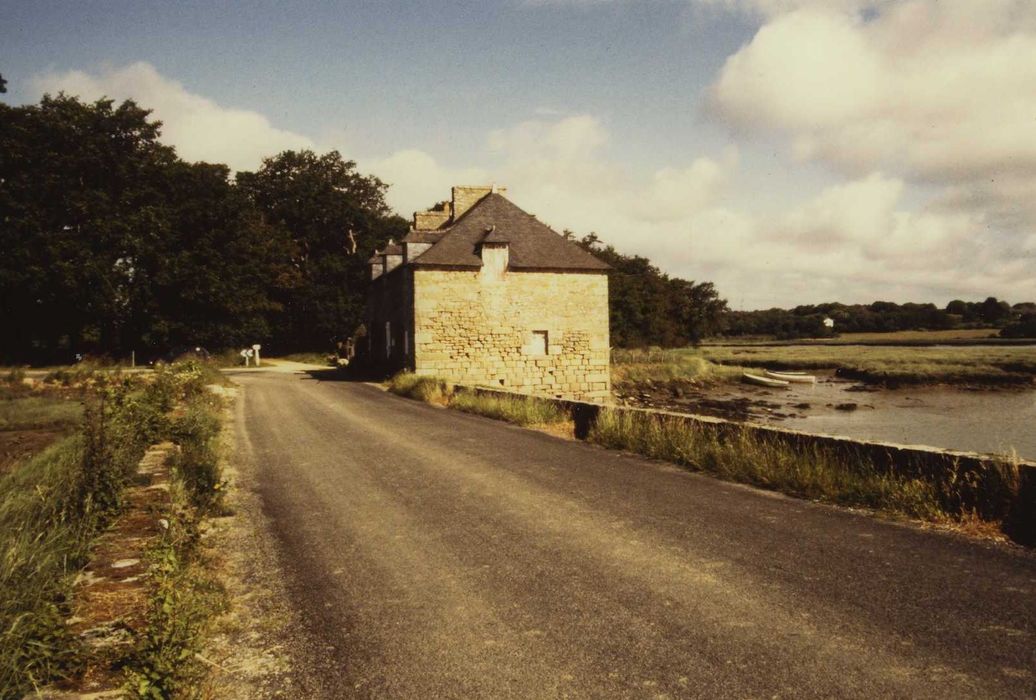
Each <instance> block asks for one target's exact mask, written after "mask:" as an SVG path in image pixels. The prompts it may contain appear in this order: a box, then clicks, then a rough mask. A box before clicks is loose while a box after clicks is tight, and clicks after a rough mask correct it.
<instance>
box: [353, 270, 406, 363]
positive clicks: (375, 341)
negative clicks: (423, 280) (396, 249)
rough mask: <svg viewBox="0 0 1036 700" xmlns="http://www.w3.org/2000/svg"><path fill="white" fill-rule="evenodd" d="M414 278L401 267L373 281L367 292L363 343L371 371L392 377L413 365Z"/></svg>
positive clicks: (361, 353)
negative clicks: (365, 327) (412, 312)
mask: <svg viewBox="0 0 1036 700" xmlns="http://www.w3.org/2000/svg"><path fill="white" fill-rule="evenodd" d="M412 300H413V278H412V275H411V271H410V268H409V267H406V266H397V267H396V268H395V269H393V270H392V271H390V272H387V273H384V274H382V275H381V276H379V277H378V278H376V279H374V280H373V281H372V282H371V285H370V288H369V290H368V292H367V310H366V319H367V320H366V325H367V335H366V337H365V338H364V339H363V340H361V341H359V342H361V343H363V347H360V348H358V352H359V353H360V355H361V357H362V358H363V361H364V362H366V363H367V366H368V367H369V368H370V369H371V370H375V371H378V372H381V373H383V374H386V375H388V374H391V373H393V372H398V371H399V370H401V369H411V368H412V366H413V363H412V358H413V350H414V348H413V343H412V337H413V335H412V329H413V319H412V317H411V310H412V308H413V301H412Z"/></svg>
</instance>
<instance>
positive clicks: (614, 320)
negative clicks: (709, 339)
mask: <svg viewBox="0 0 1036 700" xmlns="http://www.w3.org/2000/svg"><path fill="white" fill-rule="evenodd" d="M565 235H566V236H567V237H569V238H572V237H573V234H572V233H571V232H570V231H566V232H565ZM578 242H579V244H580V245H581V246H582V247H583V248H585V249H586V250H588V251H590V252H591V253H593V254H594V255H596V256H597V257H598V258H600V259H601V260H603V261H604V262H606V263H608V264H609V265H611V267H612V269H611V270H610V271H609V273H608V311H609V316H610V319H611V323H610V326H611V328H610V332H611V342H612V345H615V346H618V347H644V346H649V345H659V346H663V347H678V346H683V345H688V344H692V343H697V342H698V341H699V340H701V339H702V338H704V337H705V336H709V335H715V334H717V333H718V332H720V331H721V330H722V329H723V327H724V322H725V314H726V311H727V302H726V301H725V300H723V299H720V297H719V294H718V292H717V291H716V288H715V287H714V286H713V284H712V283H711V282H697V283H696V282H692V281H688V280H684V279H680V278H678V277H669V275H667V274H665V273H663V272H662V271H660V270H659V269H658V268H657V267H655V266H654V265H653V264H651V261H650V260H648V259H647V258H644V257H641V256H639V255H633V256H629V255H623V254H622V253H619V252H618V251H616V250H615V248H614V247H612V246H610V245H604V244H602V243H601V241H600V239H599V238H598V237H597V234H595V233H591V234H589V235H587V236H584V237H583V238H582V239H580V240H579V241H578Z"/></svg>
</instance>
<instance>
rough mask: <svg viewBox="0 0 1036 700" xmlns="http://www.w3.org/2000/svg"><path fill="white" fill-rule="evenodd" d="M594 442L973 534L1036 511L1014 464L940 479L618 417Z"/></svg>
mask: <svg viewBox="0 0 1036 700" xmlns="http://www.w3.org/2000/svg"><path fill="white" fill-rule="evenodd" d="M588 439H589V440H590V441H591V442H595V443H597V444H599V445H603V446H605V447H609V448H612V449H624V450H630V451H632V452H636V453H638V454H642V455H645V456H647V457H652V458H655V459H662V460H666V461H669V462H675V463H676V464H680V465H683V466H686V467H689V468H691V469H694V470H696V471H701V472H705V473H708V474H712V475H714V476H718V477H720V478H723V479H726V480H729V481H737V482H740V483H746V484H752V485H754V486H759V487H762V488H767V489H772V490H775V491H780V492H782V493H786V494H789V495H793V496H798V497H802V498H808V499H811V500H818V501H824V502H828V503H836V504H840V505H846V506H855V507H864V508H869V509H872V510H875V511H880V512H884V513H890V514H895V515H903V516H908V517H911V518H918V519H920V520H924V521H928V522H935V523H940V524H947V523H953V524H956V525H959V526H963V527H968V528H970V529H972V530H974V529H976V528H977V527H978V524H979V523H982V524H983V529H985V530H986V531H989V530H991V529H996V530H999V529H1001V528H1003V527H1004V526H1005V523H1006V522H1007V521H1008V519H1009V518H1010V517H1011V516H1012V514H1016V513H1017V512H1019V511H1018V508H1019V505H1021V506H1022V507H1031V505H1032V504H1028V505H1026V504H1021V502H1020V501H1019V499H1020V498H1023V496H1022V495H1020V493H1019V484H1020V476H1019V466H1018V463H1017V460H1015V459H1012V458H1010V457H1005V458H1003V459H1001V460H998V461H991V462H986V463H983V464H981V465H978V466H974V465H971V466H967V467H965V466H964V465H962V464H961V463H958V462H951V461H949V460H948V461H947V463H946V465H945V468H941V469H939V470H937V471H933V470H932V469H931V467H930V465H929V466H924V465H921V464H896V463H893V462H892V461H891V459H888V460H875V458H874V457H873V456H870V457H869V456H867V455H865V454H863V453H860V454H855V453H853V452H851V451H846V450H844V449H835V448H833V447H830V446H825V445H822V444H818V443H808V442H798V443H793V442H790V441H789V440H787V439H783V438H782V437H781V436H778V435H772V436H770V435H767V434H765V433H759V432H757V431H754V430H752V429H750V428H747V427H743V426H736V425H729V424H728V425H725V426H723V427H719V426H711V425H701V424H696V423H695V422H693V421H688V420H686V419H682V418H679V417H676V416H666V415H660V414H653V413H648V412H636V411H628V410H612V409H605V410H602V412H601V414H600V415H599V416H598V419H597V421H596V423H595V424H594V426H593V427H592V428H591V431H590V434H589V436H588ZM1029 534H1031V533H1029Z"/></svg>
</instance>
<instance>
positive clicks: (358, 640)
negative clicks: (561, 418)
mask: <svg viewBox="0 0 1036 700" xmlns="http://www.w3.org/2000/svg"><path fill="white" fill-rule="evenodd" d="M318 374H319V373H318ZM233 378H234V381H236V382H238V383H239V384H240V385H241V387H242V396H241V403H240V404H239V407H238V421H237V430H238V441H239V447H240V450H239V454H240V459H241V460H243V461H244V462H246V463H247V464H248V465H249V469H254V470H255V474H256V476H257V477H258V481H257V483H259V484H260V486H259V489H260V496H261V499H262V502H263V504H264V505H263V507H264V509H265V512H266V515H267V517H268V519H269V527H270V528H271V529H272V532H273V533H274V535H275V539H276V541H277V542H278V543H279V545H278V546H279V548H280V555H279V556H280V562H281V563H280V566H282V567H283V570H284V574H285V576H286V578H287V582H288V591H289V593H290V598H291V605H292V606H294V607H295V608H296V609H297V610H296V612H297V617H298V619H300V620H304V621H305V623H304V624H303V625H302V628H301V629H299V630H298V634H297V635H296V637H297V643H296V644H294V645H293V648H292V649H291V651H290V653H291V655H292V660H293V672H292V673H293V677H294V680H293V684H294V685H295V686H297V687H298V688H299V689H301V691H300V692H303V693H304V694H305V695H306V696H307V697H393V698H433V697H441V698H507V697H515V698H555V697H594V698H600V697H623V698H641V697H642V698H658V697H669V698H678V697H708V698H746V697H756V698H772V697H868V698H874V697H911V698H922V697H930V698H949V697H1033V696H1036V556H1034V554H1033V552H1031V551H1028V550H1023V549H1021V548H1018V547H1014V546H1007V545H996V544H990V543H984V542H979V541H973V540H968V539H965V538H963V537H961V536H957V535H954V534H949V533H945V532H937V531H925V530H921V529H919V528H916V527H914V526H910V525H900V524H895V523H890V522H885V521H882V520H878V519H875V518H871V517H868V516H864V515H858V514H854V513H851V512H848V511H845V510H840V509H836V508H832V507H827V506H821V505H815V504H811V503H807V502H804V501H798V500H794V499H789V498H784V497H781V496H776V495H773V494H770V493H766V492H762V491H758V490H754V489H750V488H746V487H742V486H737V485H732V484H727V483H723V482H720V481H717V480H714V479H711V478H707V477H703V476H699V475H695V474H692V473H688V472H686V471H683V470H681V469H678V468H675V467H670V466H668V465H665V464H660V463H657V462H652V461H650V460H645V459H640V458H637V457H633V456H629V455H624V454H620V453H616V452H609V451H606V450H603V449H599V448H597V447H594V446H591V445H586V444H582V443H578V442H573V441H566V440H563V439H560V438H556V437H552V436H549V435H545V434H542V433H539V432H534V431H528V430H522V429H520V428H516V427H512V426H509V425H506V424H503V423H499V422H494V421H492V420H488V419H484V418H480V417H477V416H469V415H465V414H461V413H457V412H454V411H449V410H444V409H439V408H435V407H431V406H427V405H424V404H421V403H417V402H415V401H410V400H407V399H403V398H399V397H396V396H393V395H390V394H387V393H385V392H383V391H381V390H380V389H378V388H377V387H374V386H370V385H366V384H359V383H350V382H342V381H330V380H321V379H317V378H314V377H313V376H310V375H308V374H305V373H297V374H291V373H288V372H252V373H239V374H236V375H235V376H234V377H233Z"/></svg>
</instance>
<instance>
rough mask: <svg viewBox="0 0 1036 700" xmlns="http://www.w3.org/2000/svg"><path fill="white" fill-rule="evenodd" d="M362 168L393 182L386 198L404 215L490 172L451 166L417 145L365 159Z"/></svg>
mask: <svg viewBox="0 0 1036 700" xmlns="http://www.w3.org/2000/svg"><path fill="white" fill-rule="evenodd" d="M358 165H359V169H360V171H361V172H364V173H372V174H374V175H377V176H378V177H379V178H381V179H382V180H383V181H384V182H386V183H388V184H389V190H388V195H387V197H386V199H387V200H388V204H389V206H390V207H392V208H393V209H394V210H395V211H396V212H398V213H399V214H401V215H403V216H407V215H409V214H410V213H411V212H414V211H418V210H422V209H426V208H428V207H430V206H432V205H433V204H435V203H436V202H439V201H441V200H443V199H448V198H449V193H450V187H451V186H453V185H465V184H480V183H483V182H486V181H487V179H488V177H489V176H488V174H487V173H486V171H485V170H482V169H480V168H447V167H444V166H442V165H441V164H439V163H438V162H436V160H435V158H433V157H432V156H431V155H429V154H427V153H425V152H424V151H420V150H417V149H404V150H400V151H396V152H395V153H392V154H391V155H389V156H387V157H385V158H374V159H370V160H364V161H361V162H360V163H359V164H358Z"/></svg>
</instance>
